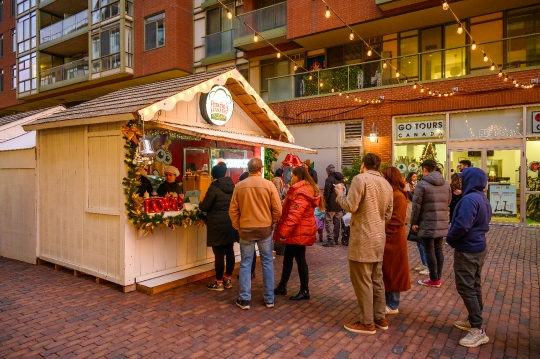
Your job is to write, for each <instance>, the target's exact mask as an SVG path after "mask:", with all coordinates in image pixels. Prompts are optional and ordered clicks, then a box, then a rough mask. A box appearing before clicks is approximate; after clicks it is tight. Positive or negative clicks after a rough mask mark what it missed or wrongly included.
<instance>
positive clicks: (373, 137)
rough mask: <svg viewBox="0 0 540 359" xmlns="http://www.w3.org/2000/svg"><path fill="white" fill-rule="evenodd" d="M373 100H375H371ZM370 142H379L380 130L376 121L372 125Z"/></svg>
mask: <svg viewBox="0 0 540 359" xmlns="http://www.w3.org/2000/svg"><path fill="white" fill-rule="evenodd" d="M371 101H372V102H373V100H371ZM369 141H370V142H379V131H378V130H377V125H376V124H375V122H373V124H372V125H371V132H370V133H369Z"/></svg>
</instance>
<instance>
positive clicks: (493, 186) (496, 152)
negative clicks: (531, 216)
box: [449, 148, 521, 223]
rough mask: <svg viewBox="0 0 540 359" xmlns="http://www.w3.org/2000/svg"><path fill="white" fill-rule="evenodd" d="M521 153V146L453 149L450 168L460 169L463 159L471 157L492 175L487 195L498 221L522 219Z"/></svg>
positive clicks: (473, 163)
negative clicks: (519, 147) (514, 147)
mask: <svg viewBox="0 0 540 359" xmlns="http://www.w3.org/2000/svg"><path fill="white" fill-rule="evenodd" d="M520 153H521V151H520V150H519V149H493V150H491V149H485V148H484V149H468V150H454V151H451V152H450V158H449V159H450V169H451V170H450V171H451V173H450V174H451V175H452V174H453V173H459V172H460V169H459V161H462V160H469V161H470V162H471V165H472V167H477V168H481V169H482V170H483V171H484V172H486V174H487V175H488V186H487V188H486V189H485V191H486V195H487V197H488V199H489V202H490V203H491V209H492V211H493V217H492V221H494V222H516V223H519V222H520V214H521V210H520V205H521V201H520V189H521V186H520V184H521V183H520V178H521V176H520V160H521V157H520Z"/></svg>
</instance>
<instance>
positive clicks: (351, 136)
mask: <svg viewBox="0 0 540 359" xmlns="http://www.w3.org/2000/svg"><path fill="white" fill-rule="evenodd" d="M345 141H346V142H351V141H362V122H351V123H345Z"/></svg>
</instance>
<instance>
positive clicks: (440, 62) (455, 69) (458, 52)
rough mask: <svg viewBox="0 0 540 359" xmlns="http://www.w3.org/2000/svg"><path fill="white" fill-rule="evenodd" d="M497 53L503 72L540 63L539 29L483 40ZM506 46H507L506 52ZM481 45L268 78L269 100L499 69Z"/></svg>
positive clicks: (470, 74)
mask: <svg viewBox="0 0 540 359" xmlns="http://www.w3.org/2000/svg"><path fill="white" fill-rule="evenodd" d="M479 46H480V47H482V48H483V49H486V52H487V53H488V54H492V56H493V59H494V60H495V63H496V65H499V66H501V64H502V65H503V69H504V71H507V70H510V71H511V70H513V69H525V68H530V67H537V66H540V33H536V34H531V35H525V36H518V37H512V38H506V39H501V40H497V41H491V42H486V43H482V44H479ZM503 49H504V51H505V52H504V51H503ZM480 51H481V50H479V49H477V50H471V49H470V45H466V46H462V47H456V48H451V49H442V50H434V51H427V52H422V53H418V54H414V55H409V56H400V57H394V58H387V59H384V60H385V61H386V62H387V63H390V64H392V65H393V66H395V67H396V68H397V69H398V70H399V71H400V76H399V77H396V72H395V71H394V69H393V68H392V67H391V66H386V68H384V66H383V64H384V61H383V60H382V59H378V60H372V61H365V62H360V63H357V64H353V65H347V66H341V67H333V68H329V69H323V70H319V71H313V72H311V73H297V74H292V75H287V76H281V77H274V78H270V79H268V102H280V101H289V100H292V99H297V98H301V97H316V96H323V95H328V94H332V93H335V92H338V91H340V90H341V91H343V92H350V91H360V90H365V89H373V88H380V87H385V86H391V85H398V84H401V83H404V82H405V80H408V81H409V83H410V81H430V82H432V81H434V80H441V79H449V78H457V77H462V76H479V75H486V74H494V73H496V72H494V71H491V70H490V66H491V63H488V62H484V61H483V60H482V53H481V52H480Z"/></svg>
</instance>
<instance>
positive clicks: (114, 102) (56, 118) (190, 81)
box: [29, 67, 234, 128]
mask: <svg viewBox="0 0 540 359" xmlns="http://www.w3.org/2000/svg"><path fill="white" fill-rule="evenodd" d="M231 69H234V67H228V68H222V69H219V70H215V71H209V72H204V73H200V74H195V75H190V76H183V77H178V78H175V79H171V80H166V81H160V82H154V83H151V84H147V85H139V86H133V87H127V88H124V89H121V90H118V91H115V92H111V93H109V94H107V95H105V96H101V97H98V98H95V99H93V100H90V101H87V102H84V103H82V104H80V105H77V106H74V107H71V108H69V109H67V110H66V111H63V112H60V113H57V114H54V115H52V116H47V117H44V118H40V119H39V120H37V121H34V122H32V123H31V124H29V125H30V126H33V125H40V124H45V123H51V122H61V121H66V120H77V119H84V118H92V117H102V116H112V115H120V114H130V113H134V112H136V111H138V110H140V109H142V108H144V107H146V106H148V105H151V104H153V103H155V102H157V101H160V100H163V99H164V98H167V97H169V96H172V95H174V94H176V93H178V92H181V91H183V90H185V89H188V88H190V87H193V86H195V85H197V84H199V83H202V82H204V81H207V80H209V79H211V78H214V77H216V76H218V75H220V74H222V73H226V72H227V71H230V70H231ZM30 128H31V127H30Z"/></svg>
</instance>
